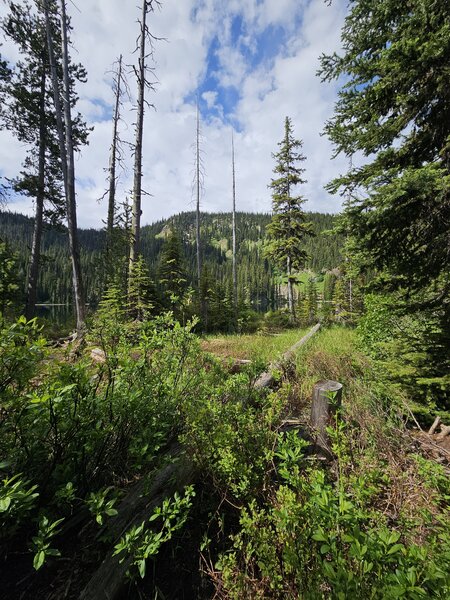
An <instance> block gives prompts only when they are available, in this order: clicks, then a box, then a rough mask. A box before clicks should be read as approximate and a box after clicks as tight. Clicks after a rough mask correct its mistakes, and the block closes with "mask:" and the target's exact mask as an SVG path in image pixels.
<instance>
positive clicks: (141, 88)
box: [130, 0, 150, 274]
mask: <svg viewBox="0 0 450 600" xmlns="http://www.w3.org/2000/svg"><path fill="white" fill-rule="evenodd" d="M149 9H150V3H149V2H148V1H147V0H143V1H142V16H141V22H140V25H141V33H140V36H139V61H138V68H137V70H136V76H137V81H138V101H137V117H136V142H135V148H134V181H133V208H132V215H131V245H130V274H131V271H132V268H133V264H134V263H135V261H136V260H137V259H138V256H139V252H140V236H141V214H142V208H141V205H142V140H143V135H144V112H145V86H146V79H145V58H146V50H145V45H146V40H147V12H148V11H149Z"/></svg>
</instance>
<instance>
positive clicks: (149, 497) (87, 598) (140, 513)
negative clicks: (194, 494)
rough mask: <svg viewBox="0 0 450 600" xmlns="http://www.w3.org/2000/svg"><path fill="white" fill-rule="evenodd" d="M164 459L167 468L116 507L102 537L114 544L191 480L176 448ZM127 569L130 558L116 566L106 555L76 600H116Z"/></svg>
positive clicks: (189, 470) (192, 475) (186, 461)
mask: <svg viewBox="0 0 450 600" xmlns="http://www.w3.org/2000/svg"><path fill="white" fill-rule="evenodd" d="M167 458H169V459H170V462H169V464H166V465H165V466H163V467H162V468H161V469H160V470H159V471H157V473H156V474H155V475H154V476H153V477H152V478H151V479H150V480H149V479H147V478H143V479H141V480H140V481H139V482H138V483H136V484H135V485H134V486H133V488H132V489H131V490H130V491H129V493H128V494H127V496H126V497H125V498H124V499H123V500H122V502H121V504H120V505H119V506H118V514H117V516H116V517H115V518H114V519H111V521H110V523H109V525H108V527H107V529H106V534H107V535H108V536H111V539H113V540H114V544H116V543H117V542H118V541H119V540H120V538H121V537H122V535H123V534H124V533H125V532H126V531H127V530H129V529H130V528H131V527H133V526H136V525H140V524H141V523H142V522H143V521H147V520H148V518H149V517H150V516H151V514H152V513H153V511H154V509H155V508H156V507H157V506H159V505H160V504H161V503H162V501H163V500H164V499H165V498H167V497H168V496H172V495H173V494H174V493H175V492H181V491H182V490H183V489H184V487H185V486H186V485H189V484H190V483H192V482H193V481H194V480H195V473H196V469H195V467H194V465H193V464H192V462H191V461H190V460H189V459H188V458H186V457H185V456H184V455H183V451H182V447H181V446H180V444H174V446H173V447H172V448H171V449H170V450H169V451H168V453H167ZM130 566H131V559H130V558H125V560H123V562H120V561H119V557H118V556H113V550H111V551H109V553H108V554H107V556H106V557H105V559H104V560H103V562H102V563H101V565H100V566H99V568H98V569H97V570H96V571H95V573H94V574H93V575H92V577H91V579H90V580H89V582H88V584H87V585H86V587H85V588H84V590H83V591H82V592H81V595H80V600H115V599H117V598H119V597H120V594H121V593H122V590H123V586H124V582H125V579H126V573H127V571H128V569H129V568H130Z"/></svg>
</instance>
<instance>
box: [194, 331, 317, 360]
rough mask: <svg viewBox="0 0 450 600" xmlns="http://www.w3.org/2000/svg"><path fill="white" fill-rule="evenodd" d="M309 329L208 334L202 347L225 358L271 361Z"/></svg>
mask: <svg viewBox="0 0 450 600" xmlns="http://www.w3.org/2000/svg"><path fill="white" fill-rule="evenodd" d="M307 331H308V329H300V328H299V329H289V330H287V331H283V332H282V333H277V334H271V335H270V334H252V335H249V334H244V335H215V336H208V337H206V338H205V340H203V342H202V348H203V349H204V350H206V351H207V352H212V353H213V354H215V355H216V356H220V357H223V358H238V359H246V360H254V361H263V362H265V363H271V362H273V361H276V360H277V359H278V358H280V356H281V355H282V354H283V353H284V352H286V350H288V349H289V348H290V347H291V346H293V345H294V344H295V343H296V342H298V341H299V340H300V339H301V338H302V337H303V336H304V335H305V334H306V332H307Z"/></svg>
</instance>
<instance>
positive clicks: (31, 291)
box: [25, 58, 46, 319]
mask: <svg viewBox="0 0 450 600" xmlns="http://www.w3.org/2000/svg"><path fill="white" fill-rule="evenodd" d="M45 83H46V73H45V59H44V58H43V60H42V74H41V87H40V92H39V93H40V96H39V159H38V161H39V162H38V187H37V191H36V210H35V214H34V229H33V242H32V245H31V257H30V270H29V273H28V281H27V298H26V305H25V316H26V318H27V319H32V318H33V317H34V315H35V310H36V299H37V282H38V276H39V265H40V259H41V240H42V227H43V213H44V195H45V149H46V127H45Z"/></svg>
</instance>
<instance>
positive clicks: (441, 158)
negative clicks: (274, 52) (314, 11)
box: [321, 0, 450, 395]
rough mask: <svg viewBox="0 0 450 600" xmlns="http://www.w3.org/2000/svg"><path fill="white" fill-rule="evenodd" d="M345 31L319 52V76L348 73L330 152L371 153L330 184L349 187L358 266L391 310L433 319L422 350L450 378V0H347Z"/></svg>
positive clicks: (348, 218)
mask: <svg viewBox="0 0 450 600" xmlns="http://www.w3.org/2000/svg"><path fill="white" fill-rule="evenodd" d="M342 41H343V44H342V47H343V49H344V50H343V52H342V54H341V55H337V54H334V55H332V56H323V57H322V69H321V75H322V77H323V79H324V80H327V81H332V80H335V79H338V78H340V79H341V80H343V81H345V84H344V86H343V88H342V89H341V91H340V94H339V100H338V102H337V104H336V109H335V115H334V117H333V118H332V119H331V120H330V121H329V122H328V123H327V125H326V133H327V134H328V136H329V137H330V139H331V140H332V141H333V143H334V144H335V149H336V154H338V153H343V154H345V155H347V156H349V157H351V156H353V155H355V154H359V155H361V154H362V155H364V156H366V157H367V160H366V162H365V164H364V165H363V166H357V165H355V166H352V167H351V168H350V169H349V171H348V173H347V174H345V175H343V176H342V177H339V178H337V179H336V180H334V181H333V182H332V183H331V184H330V186H329V189H330V191H333V192H337V191H340V193H341V194H345V195H348V196H349V199H348V201H347V206H346V209H345V213H344V219H343V221H342V227H343V229H344V231H345V233H347V234H348V235H349V238H350V241H352V242H353V245H354V249H355V250H356V251H357V252H358V253H359V256H358V258H359V260H360V264H361V266H362V268H363V269H366V270H367V269H368V268H375V269H376V270H377V272H378V275H379V277H378V280H377V281H376V283H377V284H378V286H379V287H380V288H381V289H382V290H384V291H385V292H395V293H396V297H395V298H394V299H393V300H394V301H393V302H392V306H393V308H395V310H396V311H400V312H402V313H404V314H405V313H411V312H416V314H417V315H421V316H420V318H426V319H428V320H429V332H432V335H427V336H426V338H424V339H423V340H421V343H420V346H421V348H420V352H421V353H422V354H423V353H424V352H425V353H428V354H429V356H430V359H431V360H426V361H425V365H428V366H430V365H432V366H433V368H434V373H433V376H434V377H437V376H442V377H443V378H444V379H443V380H442V382H443V385H448V384H445V375H446V373H447V372H448V369H449V367H450V364H449V362H448V356H449V349H450V325H449V324H450V302H449V297H450V251H449V249H450V98H449V64H450V27H449V5H448V1H447V0H421V1H420V2H419V1H418V0H412V1H410V2H395V1H393V0H353V1H352V2H350V12H349V14H348V16H347V18H346V20H345V23H344V27H343V30H342ZM439 393H440V394H441V395H442V391H441V392H439Z"/></svg>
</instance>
